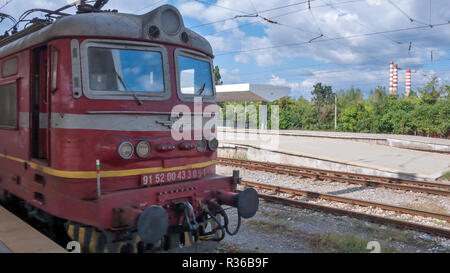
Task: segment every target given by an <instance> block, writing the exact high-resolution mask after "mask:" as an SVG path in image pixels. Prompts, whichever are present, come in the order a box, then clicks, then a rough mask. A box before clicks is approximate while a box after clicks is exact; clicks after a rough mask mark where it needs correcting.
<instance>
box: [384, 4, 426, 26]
mask: <svg viewBox="0 0 450 273" xmlns="http://www.w3.org/2000/svg"><path fill="white" fill-rule="evenodd" d="M387 1H388V2H389V3H390V4H391V5H392V6H394V7H395V8H396V9H397V10H398V11H400V12H401V13H402V14H403V15H405V16H406V17H407V18H408V19H409V21H411V23H414V22H417V23H420V24H423V25H426V26H429V27H433V25H431V24H427V23H424V22H422V21H419V20H417V19H414V18H412V17H411V16H409V15H408V13H406V12H405V11H404V10H403V9H401V8H400V7H399V6H397V4H395V3H394V2H392V1H391V0H387Z"/></svg>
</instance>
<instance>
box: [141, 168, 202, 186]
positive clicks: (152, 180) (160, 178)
mask: <svg viewBox="0 0 450 273" xmlns="http://www.w3.org/2000/svg"><path fill="white" fill-rule="evenodd" d="M207 169H208V167H205V168H198V169H189V170H179V171H171V172H163V173H152V174H144V175H141V185H142V186H151V185H157V184H164V183H172V182H178V181H185V180H191V179H199V178H203V177H205V176H206V175H207Z"/></svg>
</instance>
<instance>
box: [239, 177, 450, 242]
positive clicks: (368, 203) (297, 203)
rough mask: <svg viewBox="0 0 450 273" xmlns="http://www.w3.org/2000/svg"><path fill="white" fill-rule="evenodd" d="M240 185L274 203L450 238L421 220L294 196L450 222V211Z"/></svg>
mask: <svg viewBox="0 0 450 273" xmlns="http://www.w3.org/2000/svg"><path fill="white" fill-rule="evenodd" d="M240 185H241V186H243V187H253V188H255V189H257V190H258V189H259V195H260V197H261V198H263V199H265V200H268V201H271V202H278V203H282V204H286V205H293V206H300V207H306V208H311V209H315V210H321V211H326V212H332V213H337V214H341V215H349V216H352V217H356V218H364V219H367V220H370V221H374V222H378V223H382V224H391V225H395V226H398V227H400V228H411V229H414V230H419V231H423V232H427V233H430V234H435V235H439V236H444V237H446V238H450V229H445V228H439V227H434V226H429V225H423V224H419V223H414V222H409V221H403V220H398V219H393V218H388V217H382V216H377V215H372V214H367V213H362V212H357V211H354V210H347V209H341V208H335V207H332V206H325V205H320V204H315V203H311V202H306V201H299V200H295V199H293V198H294V197H297V196H304V197H307V198H310V199H323V200H327V201H333V202H339V203H344V204H350V205H358V206H364V207H373V208H381V209H383V210H388V211H393V212H396V213H402V214H410V215H415V216H422V217H431V218H434V219H439V220H445V221H447V222H449V220H450V215H449V214H442V213H437V212H432V211H426V210H419V209H412V208H407V207H401V206H394V205H389V204H384V203H379V202H371V201H365V200H360V199H353V198H347V197H341V196H336V195H329V194H322V193H318V192H311V191H303V190H298V189H292V188H286V187H280V186H273V185H268V184H262V183H256V182H250V181H242V182H241V184H240ZM262 190H266V191H271V192H273V193H276V194H281V193H282V194H289V195H290V198H282V197H279V196H273V195H267V194H264V193H262V192H261V191H262Z"/></svg>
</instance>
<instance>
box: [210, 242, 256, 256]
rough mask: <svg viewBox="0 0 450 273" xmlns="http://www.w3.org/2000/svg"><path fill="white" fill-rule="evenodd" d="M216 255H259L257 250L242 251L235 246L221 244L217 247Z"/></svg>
mask: <svg viewBox="0 0 450 273" xmlns="http://www.w3.org/2000/svg"><path fill="white" fill-rule="evenodd" d="M215 252H216V253H259V249H242V248H239V247H237V246H235V245H232V244H229V243H225V242H221V243H220V244H219V246H217V248H216V250H215Z"/></svg>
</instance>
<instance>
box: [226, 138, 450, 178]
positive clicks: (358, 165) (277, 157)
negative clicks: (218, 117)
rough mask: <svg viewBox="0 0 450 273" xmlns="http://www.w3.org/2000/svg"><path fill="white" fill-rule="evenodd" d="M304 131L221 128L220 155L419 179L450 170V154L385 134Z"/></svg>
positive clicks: (432, 176)
mask: <svg viewBox="0 0 450 273" xmlns="http://www.w3.org/2000/svg"><path fill="white" fill-rule="evenodd" d="M228 133H230V131H229V132H228ZM302 133H303V131H301V132H295V131H294V132H292V134H291V133H290V132H284V131H282V133H281V134H280V135H275V134H261V135H257V134H254V133H243V131H240V133H239V134H228V135H224V134H221V133H220V131H219V143H220V146H219V148H220V149H219V156H223V157H230V158H243V159H248V160H257V161H264V162H274V163H280V164H289V165H294V166H295V165H296V166H304V167H310V168H319V169H329V170H336V171H344V172H351V173H361V174H370V175H379V176H385V177H395V178H406V179H417V180H435V179H437V178H439V177H440V176H442V175H443V174H444V173H445V172H447V171H450V154H446V153H436V152H425V151H418V150H411V149H404V148H398V147H392V146H388V145H385V144H381V145H379V144H380V143H377V141H381V139H383V136H380V137H378V136H377V135H375V136H373V138H372V139H374V141H358V140H359V139H361V138H363V137H366V136H363V137H357V140H355V141H349V139H348V138H345V135H343V137H342V138H341V137H333V136H332V134H331V133H327V134H325V135H326V136H330V137H321V136H319V137H314V135H312V134H311V135H308V136H302V135H301V134H302ZM320 133H322V132H320ZM233 135H234V138H231V136H233ZM277 138H278V139H277ZM276 139H277V140H276ZM430 140H432V141H434V139H430ZM399 141H403V140H399ZM413 141H416V140H413ZM269 142H271V143H269ZM437 142H440V143H438V144H436V145H442V144H441V142H442V143H445V141H442V140H437V141H436V143H437ZM403 143H404V141H403ZM426 144H429V143H426ZM431 144H434V143H431ZM443 145H445V144H443Z"/></svg>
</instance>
